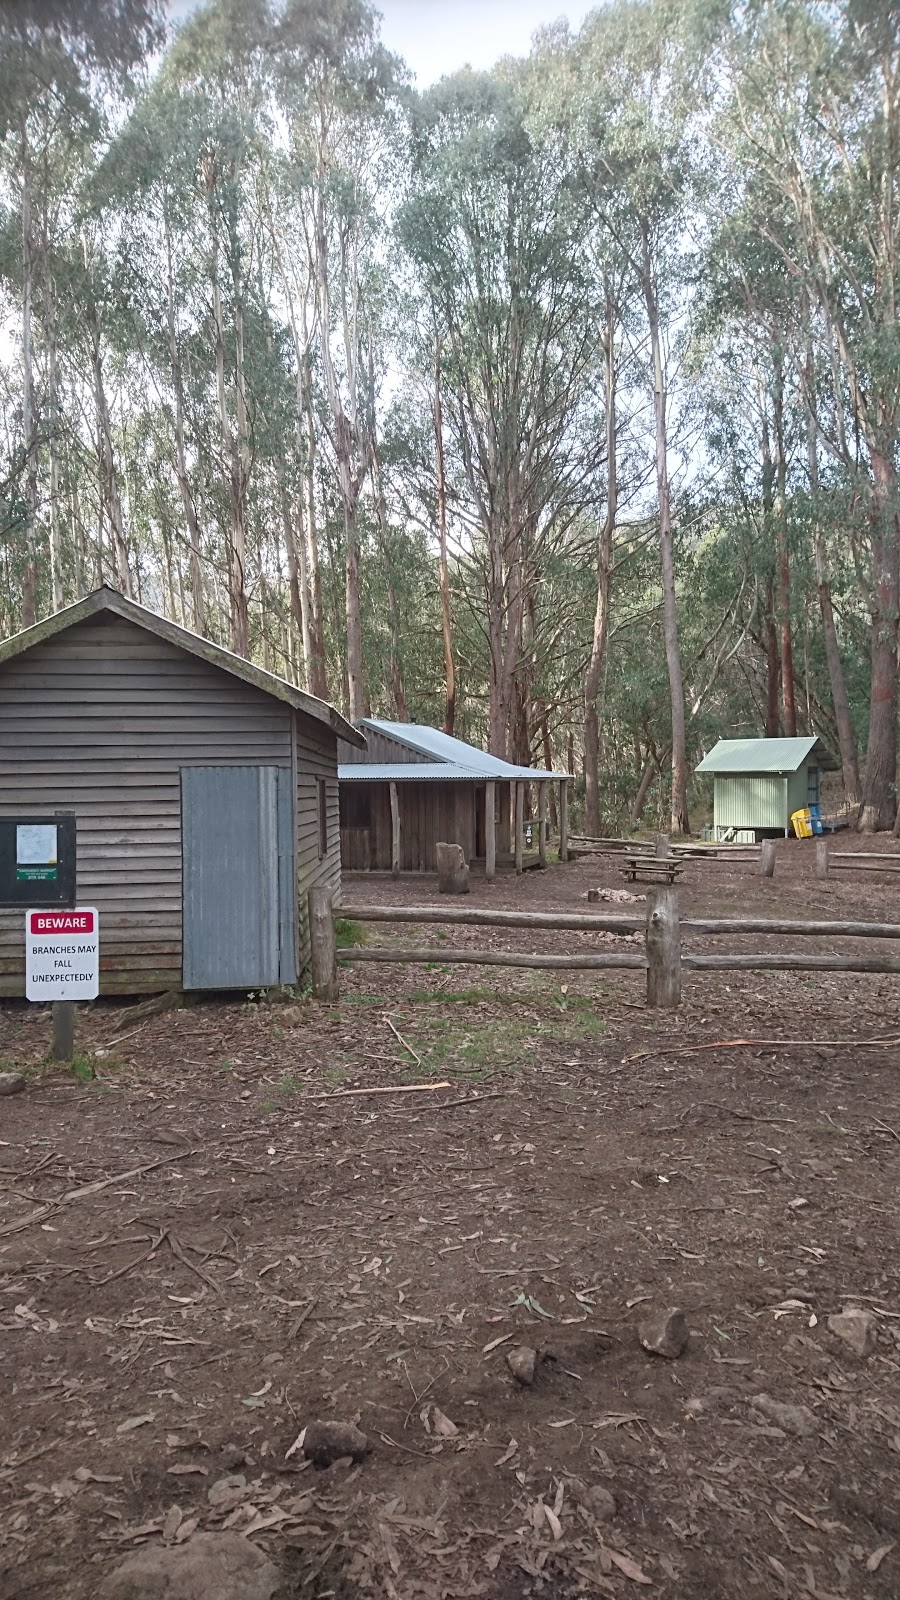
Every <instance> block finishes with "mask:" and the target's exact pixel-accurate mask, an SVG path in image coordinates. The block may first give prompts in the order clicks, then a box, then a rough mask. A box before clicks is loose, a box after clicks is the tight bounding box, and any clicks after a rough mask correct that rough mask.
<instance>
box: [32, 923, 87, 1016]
mask: <svg viewBox="0 0 900 1600" xmlns="http://www.w3.org/2000/svg"><path fill="white" fill-rule="evenodd" d="M99 992H100V925H99V918H98V916H97V911H96V908H95V907H94V906H77V907H76V908H75V909H74V910H72V911H48V910H46V909H44V910H42V911H26V913H25V995H26V998H27V999H29V1000H96V998H97V995H98V994H99Z"/></svg>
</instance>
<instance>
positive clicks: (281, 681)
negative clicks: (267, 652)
mask: <svg viewBox="0 0 900 1600" xmlns="http://www.w3.org/2000/svg"><path fill="white" fill-rule="evenodd" d="M104 611H106V612H110V613H111V614H112V615H114V616H117V617H122V618H123V619H124V620H125V621H126V622H133V623H135V624H136V625H137V627H139V628H146V630H147V632H148V633H155V634H156V636H157V638H159V639H165V640H166V642H167V643H168V644H173V645H177V646H178V648H179V649H181V650H187V651H188V653H189V654H190V655H193V656H198V657H199V658H200V660H201V661H208V662H209V664H210V665H211V666H213V667H220V668H221V669H222V671H223V672H229V673H230V674H231V676H232V677H233V678H240V679H241V680H242V681H243V682H244V683H250V684H252V685H253V687H254V688H255V689H261V690H262V692H263V694H270V695H272V697H273V698H274V699H275V700H283V701H284V702H285V704H286V705H289V706H294V707H296V709H297V710H298V711H305V712H306V714H307V716H310V717H315V719H316V721H317V722H324V723H325V725H326V727H329V728H330V729H331V730H332V732H333V733H335V734H337V735H338V736H339V737H340V738H341V739H347V740H349V742H350V743H351V744H354V745H358V746H359V748H360V749H361V750H364V749H365V747H366V740H365V735H364V734H362V733H360V731H359V729H358V728H354V727H352V725H351V724H350V723H349V722H347V721H346V720H345V718H344V717H342V716H341V714H340V712H339V711H336V710H335V709H334V706H330V705H329V704H328V703H327V701H325V700H319V699H318V698H317V697H316V696H315V695H313V694H307V693H306V692H305V691H304V690H303V689H298V688H297V686H296V684H293V683H288V682H287V679H285V678H279V677H276V675H275V673H274V672H267V671H266V670H265V668H264V667H257V666H255V665H254V663H253V662H252V661H246V660H245V659H244V657H243V656H237V655H235V654H234V652H233V651H232V650H226V649H225V648H224V647H223V646H222V645H219V644H213V643H212V642H211V641H210V640H209V639H203V638H201V637H200V635H199V633H192V632H191V631H190V629H189V628H182V627H181V626H180V624H179V623H177V622H170V621H169V619H168V617H161V616H160V615H159V613H158V612H156V611H150V610H149V609H148V607H147V606H142V605H138V603H137V601H136V600H127V599H126V598H125V596H124V595H123V594H119V592H118V590H116V589H110V588H107V586H106V585H105V584H103V585H102V586H101V587H100V588H99V589H94V590H93V591H92V592H91V594H88V595H85V597H84V599H83V600H76V601H75V604H74V605H71V606H65V607H64V608H63V610H62V611H57V612H55V613H54V614H53V615H52V616H50V617H44V619H43V621H41V622H36V623H35V624H34V626H33V627H32V628H25V629H23V631H22V632H21V633H16V634H13V636H12V637H11V638H10V639H4V640H3V641H2V642H0V667H2V665H3V663H4V662H5V661H11V660H13V658H14V657H16V656H20V655H24V653H25V651H26V650H31V649H33V647H34V646H35V645H37V644H43V642H44V640H45V639H53V638H55V637H56V635H57V634H58V633H64V632H65V630H66V628H73V627H75V626H76V624H77V623H79V622H86V621H87V619H88V618H89V617H93V616H97V615H98V614H99V613H101V612H104Z"/></svg>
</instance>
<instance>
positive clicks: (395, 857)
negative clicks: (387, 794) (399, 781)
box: [390, 783, 400, 878]
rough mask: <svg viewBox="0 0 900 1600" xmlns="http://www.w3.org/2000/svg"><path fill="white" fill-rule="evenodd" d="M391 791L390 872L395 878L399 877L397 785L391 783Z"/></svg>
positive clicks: (398, 806) (398, 799) (398, 800)
mask: <svg viewBox="0 0 900 1600" xmlns="http://www.w3.org/2000/svg"><path fill="white" fill-rule="evenodd" d="M390 790H391V872H392V873H393V874H394V877H395V878H399V876H400V798H399V795H398V794H397V785H396V784H395V783H392V784H391V786H390Z"/></svg>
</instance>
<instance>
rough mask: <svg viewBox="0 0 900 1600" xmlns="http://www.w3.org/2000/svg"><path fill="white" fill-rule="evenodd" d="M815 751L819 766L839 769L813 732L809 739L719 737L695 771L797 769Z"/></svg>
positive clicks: (827, 769)
mask: <svg viewBox="0 0 900 1600" xmlns="http://www.w3.org/2000/svg"><path fill="white" fill-rule="evenodd" d="M813 754H814V755H815V761H816V765H817V766H819V767H822V768H824V769H825V770H826V771H829V772H830V771H834V770H835V769H836V768H837V762H836V761H835V759H834V757H833V756H832V755H831V754H830V752H829V751H828V750H827V749H826V747H825V745H824V744H823V743H822V741H821V739H820V738H819V737H818V736H817V735H816V734H813V735H812V737H810V738H802V739H801V738H797V739H720V740H719V742H718V744H717V745H715V746H714V748H713V749H712V750H710V752H709V755H708V756H704V758H703V760H702V761H701V762H700V764H699V766H697V767H695V769H694V770H695V771H696V772H718V773H727V772H735V773H738V772H740V773H748V772H757V773H761V774H762V773H766V772H769V773H773V772H775V773H780V772H796V771H797V770H798V768H799V767H802V766H803V765H804V763H805V762H806V761H808V760H809V758H810V756H811V755H813Z"/></svg>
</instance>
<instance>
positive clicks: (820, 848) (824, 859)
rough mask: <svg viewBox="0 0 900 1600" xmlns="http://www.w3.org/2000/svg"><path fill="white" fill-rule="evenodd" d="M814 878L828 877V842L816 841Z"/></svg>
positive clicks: (825, 840)
mask: <svg viewBox="0 0 900 1600" xmlns="http://www.w3.org/2000/svg"><path fill="white" fill-rule="evenodd" d="M816 877H817V878H827V877H828V840H827V839H817V840H816Z"/></svg>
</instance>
